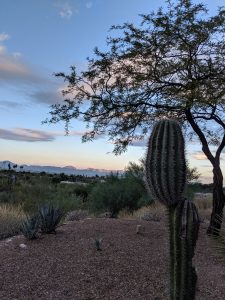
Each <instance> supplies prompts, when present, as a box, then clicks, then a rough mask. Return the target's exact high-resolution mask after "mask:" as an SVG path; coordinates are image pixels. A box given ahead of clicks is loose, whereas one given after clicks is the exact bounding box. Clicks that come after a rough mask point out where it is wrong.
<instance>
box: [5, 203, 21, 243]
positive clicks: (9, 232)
mask: <svg viewBox="0 0 225 300" xmlns="http://www.w3.org/2000/svg"><path fill="white" fill-rule="evenodd" d="M24 218H25V214H24V212H23V210H22V209H21V208H20V207H15V206H12V205H0V239H2V238H6V237H9V236H13V235H15V234H17V233H18V232H19V231H20V227H21V223H22V221H23V220H24Z"/></svg>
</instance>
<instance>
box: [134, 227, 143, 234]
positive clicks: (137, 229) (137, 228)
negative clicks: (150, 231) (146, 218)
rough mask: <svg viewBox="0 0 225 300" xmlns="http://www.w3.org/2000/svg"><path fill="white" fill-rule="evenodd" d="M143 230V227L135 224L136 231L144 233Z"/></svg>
mask: <svg viewBox="0 0 225 300" xmlns="http://www.w3.org/2000/svg"><path fill="white" fill-rule="evenodd" d="M144 232H145V228H144V227H143V226H141V225H137V226H136V233H137V234H140V233H144Z"/></svg>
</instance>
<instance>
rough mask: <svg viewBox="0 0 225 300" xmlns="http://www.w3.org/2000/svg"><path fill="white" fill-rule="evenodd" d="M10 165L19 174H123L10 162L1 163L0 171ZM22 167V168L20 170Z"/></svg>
mask: <svg viewBox="0 0 225 300" xmlns="http://www.w3.org/2000/svg"><path fill="white" fill-rule="evenodd" d="M9 164H10V166H11V168H12V169H14V170H16V171H17V172H20V171H26V172H34V173H40V172H46V173H50V174H60V173H64V174H66V175H84V176H88V177H91V176H95V175H98V176H106V175H109V174H110V173H111V172H113V173H115V172H118V173H120V174H121V173H122V171H121V170H118V171H115V170H114V171H112V170H105V169H93V168H88V169H77V168H75V167H73V166H66V167H54V166H38V165H17V164H16V163H13V162H11V161H9V160H5V161H0V169H3V170H8V168H9V167H8V165H9ZM15 165H17V168H13V166H15ZM20 167H21V168H20Z"/></svg>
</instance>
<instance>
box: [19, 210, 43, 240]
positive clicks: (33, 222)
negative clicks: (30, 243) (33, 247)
mask: <svg viewBox="0 0 225 300" xmlns="http://www.w3.org/2000/svg"><path fill="white" fill-rule="evenodd" d="M38 228H39V216H38V215H34V216H27V217H26V219H25V220H24V221H23V223H22V227H21V232H22V234H23V235H24V236H25V237H26V238H27V239H28V240H33V239H36V238H37V233H38Z"/></svg>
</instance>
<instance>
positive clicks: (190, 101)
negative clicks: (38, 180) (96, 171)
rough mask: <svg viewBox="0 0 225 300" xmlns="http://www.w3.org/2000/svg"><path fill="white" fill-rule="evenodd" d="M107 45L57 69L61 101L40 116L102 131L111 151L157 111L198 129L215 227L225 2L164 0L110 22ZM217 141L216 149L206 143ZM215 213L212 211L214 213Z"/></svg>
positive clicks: (224, 101)
mask: <svg viewBox="0 0 225 300" xmlns="http://www.w3.org/2000/svg"><path fill="white" fill-rule="evenodd" d="M112 30H116V32H117V31H119V32H120V34H119V35H118V37H116V34H114V33H113V34H112V36H111V37H109V38H108V40H107V42H108V50H107V51H106V52H102V51H100V50H99V49H98V48H96V49H95V56H94V58H93V59H88V67H87V70H86V71H83V72H81V73H79V74H78V73H77V71H76V68H75V67H74V66H72V67H71V73H70V74H69V75H67V74H64V73H58V74H56V76H59V77H61V78H63V79H64V80H65V82H66V83H67V84H68V86H67V88H66V89H65V90H64V91H63V96H64V99H65V102H64V103H63V104H56V105H53V106H52V109H51V111H50V114H51V118H50V120H46V121H47V122H51V123H57V122H59V121H65V124H66V130H67V131H68V124H69V122H70V121H71V120H72V119H74V118H75V119H78V118H79V119H83V121H84V122H86V123H87V127H88V130H87V132H86V133H85V134H84V136H83V141H89V140H93V139H94V138H95V137H97V136H98V135H102V134H105V135H107V136H108V139H109V140H110V141H111V142H113V143H114V145H115V148H114V152H115V154H120V153H121V152H122V151H125V150H126V148H127V146H128V145H130V144H132V143H133V142H135V141H139V140H141V139H143V138H144V137H145V136H146V134H149V130H150V128H151V127H152V125H153V123H154V122H155V121H156V120H158V119H161V118H174V119H177V120H178V121H179V122H180V123H181V125H182V126H183V128H184V130H185V132H186V134H187V136H188V137H189V138H193V137H194V136H197V138H198V139H199V140H200V142H201V144H202V151H203V152H204V154H205V155H206V157H207V158H208V159H209V161H210V162H211V164H212V166H213V183H214V186H213V211H212V215H211V221H210V225H209V228H208V233H209V234H210V233H214V232H215V230H214V229H216V230H219V229H220V227H221V221H218V220H221V219H222V215H223V208H224V200H225V195H224V194H223V174H222V171H221V168H220V155H221V152H222V150H223V148H224V145H225V119H224V112H225V9H224V7H223V8H219V9H218V12H217V14H216V15H215V16H210V15H209V14H208V11H207V9H206V7H205V6H204V5H203V4H193V3H192V1H191V0H178V1H174V2H172V1H169V0H168V1H167V8H166V9H163V8H159V9H158V10H157V11H156V12H152V13H150V14H145V15H142V23H141V25H140V26H139V27H137V26H135V25H134V24H131V23H125V24H123V25H122V26H113V27H112ZM212 146H213V149H215V147H217V148H216V150H215V153H214V152H213V149H212ZM218 217H219V218H218Z"/></svg>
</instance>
